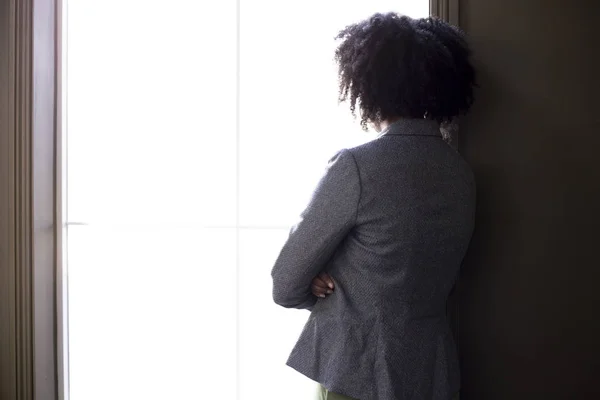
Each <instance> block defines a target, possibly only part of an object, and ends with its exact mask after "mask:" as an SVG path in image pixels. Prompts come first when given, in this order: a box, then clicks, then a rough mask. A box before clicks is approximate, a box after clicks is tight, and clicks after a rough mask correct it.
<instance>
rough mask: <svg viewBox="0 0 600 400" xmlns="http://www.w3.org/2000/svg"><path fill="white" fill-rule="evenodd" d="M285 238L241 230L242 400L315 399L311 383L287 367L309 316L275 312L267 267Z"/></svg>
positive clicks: (278, 309)
mask: <svg viewBox="0 0 600 400" xmlns="http://www.w3.org/2000/svg"><path fill="white" fill-rule="evenodd" d="M287 235H288V231H287V230H284V229H251V230H243V231H241V235H240V259H241V264H240V283H241V285H240V300H241V301H240V305H241V306H240V339H241V341H240V363H241V364H240V378H241V382H240V385H241V394H242V396H241V400H255V399H262V400H279V399H282V398H285V399H286V400H306V399H313V398H314V397H315V392H316V389H315V383H314V382H313V381H311V380H310V379H308V378H306V377H304V376H303V375H301V374H299V373H298V372H296V371H294V370H293V369H291V368H289V367H287V366H286V365H285V362H286V360H287V358H288V355H289V353H290V351H291V350H292V347H293V345H294V344H295V342H296V339H297V338H298V335H299V334H300V332H301V331H302V327H303V325H304V323H305V322H306V320H307V318H308V315H309V313H308V311H306V310H287V309H284V308H282V307H279V306H277V305H275V304H274V303H273V298H272V296H271V288H272V283H271V276H270V271H271V267H272V266H273V263H274V261H275V259H276V257H277V255H278V254H279V250H280V249H281V246H282V245H283V242H284V241H285V239H286V238H287Z"/></svg>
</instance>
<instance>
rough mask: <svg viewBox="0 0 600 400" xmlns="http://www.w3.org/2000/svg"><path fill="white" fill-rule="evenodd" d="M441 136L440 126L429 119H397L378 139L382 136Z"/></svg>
mask: <svg viewBox="0 0 600 400" xmlns="http://www.w3.org/2000/svg"><path fill="white" fill-rule="evenodd" d="M394 135H403V136H442V133H441V132H440V124H439V123H438V122H436V121H433V120H430V119H425V118H423V119H405V118H403V119H399V120H398V121H396V122H394V123H393V124H391V125H390V126H388V127H387V128H386V129H385V130H383V131H382V132H381V133H380V134H379V137H382V136H394Z"/></svg>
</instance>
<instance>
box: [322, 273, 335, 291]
mask: <svg viewBox="0 0 600 400" xmlns="http://www.w3.org/2000/svg"><path fill="white" fill-rule="evenodd" d="M319 278H320V279H321V280H322V281H323V282H325V283H326V284H327V286H328V287H329V288H330V289H333V288H334V287H335V285H334V283H333V279H331V276H329V274H328V273H327V272H321V273H320V274H319Z"/></svg>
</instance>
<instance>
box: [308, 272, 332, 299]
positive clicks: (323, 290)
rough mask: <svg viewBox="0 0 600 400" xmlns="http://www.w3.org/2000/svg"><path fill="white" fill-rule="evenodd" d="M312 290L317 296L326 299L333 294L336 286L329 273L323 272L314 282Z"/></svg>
mask: <svg viewBox="0 0 600 400" xmlns="http://www.w3.org/2000/svg"><path fill="white" fill-rule="evenodd" d="M311 289H312V292H313V294H314V295H315V296H317V297H320V298H325V297H326V296H327V295H328V294H331V293H333V289H335V285H334V284H333V279H331V276H329V274H328V273H326V272H321V273H320V274H319V275H318V276H316V277H315V278H314V279H313V280H312V284H311Z"/></svg>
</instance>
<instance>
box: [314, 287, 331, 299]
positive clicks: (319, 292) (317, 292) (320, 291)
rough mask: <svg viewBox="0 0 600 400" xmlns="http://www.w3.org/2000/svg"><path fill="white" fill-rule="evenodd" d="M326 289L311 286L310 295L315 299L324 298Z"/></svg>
mask: <svg viewBox="0 0 600 400" xmlns="http://www.w3.org/2000/svg"><path fill="white" fill-rule="evenodd" d="M326 290H327V289H325V288H322V287H319V286H316V285H312V293H313V294H314V295H315V296H317V297H322V298H323V297H325V296H326V295H327V292H326Z"/></svg>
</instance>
